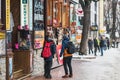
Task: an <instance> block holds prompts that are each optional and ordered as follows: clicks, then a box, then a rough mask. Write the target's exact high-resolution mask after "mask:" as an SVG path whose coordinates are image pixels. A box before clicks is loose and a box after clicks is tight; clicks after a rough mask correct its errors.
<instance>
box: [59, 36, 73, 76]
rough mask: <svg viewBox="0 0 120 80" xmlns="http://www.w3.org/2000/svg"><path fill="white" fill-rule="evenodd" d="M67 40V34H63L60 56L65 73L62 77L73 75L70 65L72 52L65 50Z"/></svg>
mask: <svg viewBox="0 0 120 80" xmlns="http://www.w3.org/2000/svg"><path fill="white" fill-rule="evenodd" d="M68 41H69V38H68V37H67V36H63V40H62V49H61V52H60V57H61V56H63V66H64V71H65V75H64V76H62V78H68V77H73V72H72V65H71V60H72V54H69V53H68V52H67V46H68V45H67V42H68ZM68 69H69V73H68Z"/></svg>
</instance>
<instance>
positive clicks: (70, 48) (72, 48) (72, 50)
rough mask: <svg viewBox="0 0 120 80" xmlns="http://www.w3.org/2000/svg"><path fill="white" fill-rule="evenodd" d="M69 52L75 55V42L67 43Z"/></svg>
mask: <svg viewBox="0 0 120 80" xmlns="http://www.w3.org/2000/svg"><path fill="white" fill-rule="evenodd" d="M67 48H68V49H67V52H68V53H69V54H73V53H74V52H75V45H74V44H73V42H71V41H69V42H67Z"/></svg>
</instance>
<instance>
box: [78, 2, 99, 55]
mask: <svg viewBox="0 0 120 80" xmlns="http://www.w3.org/2000/svg"><path fill="white" fill-rule="evenodd" d="M92 1H98V0H79V3H80V4H81V6H82V9H83V11H84V17H83V31H82V40H81V43H80V52H79V54H87V39H88V31H89V27H90V4H91V2H92Z"/></svg>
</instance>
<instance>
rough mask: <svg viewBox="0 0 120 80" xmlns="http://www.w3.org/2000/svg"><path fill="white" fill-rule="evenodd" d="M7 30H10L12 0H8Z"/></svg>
mask: <svg viewBox="0 0 120 80" xmlns="http://www.w3.org/2000/svg"><path fill="white" fill-rule="evenodd" d="M6 30H10V0H6Z"/></svg>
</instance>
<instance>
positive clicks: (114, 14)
mask: <svg viewBox="0 0 120 80" xmlns="http://www.w3.org/2000/svg"><path fill="white" fill-rule="evenodd" d="M117 3H118V0H112V15H113V25H112V33H111V38H112V39H114V40H115V32H116V9H117Z"/></svg>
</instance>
